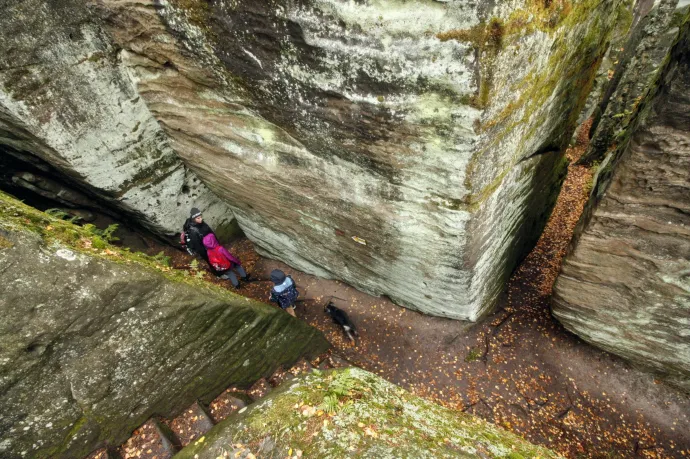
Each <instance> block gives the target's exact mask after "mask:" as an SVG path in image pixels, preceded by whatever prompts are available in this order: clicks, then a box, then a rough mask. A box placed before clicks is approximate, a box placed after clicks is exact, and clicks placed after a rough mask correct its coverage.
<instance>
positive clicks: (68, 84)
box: [0, 0, 232, 235]
mask: <svg viewBox="0 0 690 459" xmlns="http://www.w3.org/2000/svg"><path fill="white" fill-rule="evenodd" d="M0 5H1V7H2V11H3V17H2V19H1V20H0V21H1V25H2V26H1V27H0V43H1V45H0V154H3V155H5V154H19V155H22V154H24V155H25V154H26V153H30V154H31V155H33V156H38V157H39V158H40V159H42V160H44V161H46V162H48V163H50V164H51V165H53V166H54V167H55V168H56V169H58V170H59V171H60V172H62V173H63V174H64V175H65V176H66V177H67V178H68V179H70V181H72V182H74V183H75V184H76V185H77V186H81V187H82V188H84V189H86V190H88V191H90V192H92V193H93V194H95V195H96V196H97V197H98V198H100V199H101V200H102V201H104V202H106V203H108V204H112V205H113V206H114V207H115V208H117V209H119V210H120V211H123V212H125V213H126V214H128V215H129V216H130V217H132V218H135V219H137V220H139V222H140V223H142V224H144V225H145V226H147V227H149V229H151V230H153V231H154V232H157V233H162V234H168V235H170V234H174V233H175V232H179V228H180V227H181V225H182V222H183V221H184V218H185V217H187V216H188V212H189V209H190V207H192V206H193V205H197V206H199V207H204V208H206V209H208V210H207V214H208V215H207V217H213V219H214V221H216V222H217V226H218V227H219V230H220V231H221V232H222V231H223V227H224V226H226V225H229V224H230V221H231V220H232V211H230V210H229V209H228V208H227V206H225V205H224V204H223V203H222V202H221V201H220V200H218V198H216V197H215V196H213V195H212V194H211V193H210V192H209V191H208V189H207V188H206V187H205V186H204V185H203V184H202V183H201V182H200V181H199V180H198V179H197V178H196V177H195V176H194V174H193V173H191V172H190V171H189V170H188V169H187V168H186V167H185V166H184V164H183V163H182V162H181V161H180V159H179V158H178V157H177V155H176V154H175V152H174V151H173V150H172V149H171V148H170V145H169V141H168V139H167V137H166V135H165V133H164V132H163V131H162V130H161V128H160V126H159V125H158V123H157V121H156V119H155V118H154V117H153V116H152V115H151V112H150V111H149V109H148V108H147V106H146V103H145V101H144V100H143V99H142V98H141V96H140V95H139V94H138V93H137V90H136V87H135V86H134V85H133V83H132V80H131V78H130V76H129V74H128V73H127V71H126V69H125V67H123V66H122V64H121V61H120V57H119V51H118V49H117V47H116V46H115V45H114V44H113V42H112V40H111V39H110V37H109V36H108V35H107V34H106V33H105V32H104V31H103V29H102V28H101V27H100V26H99V25H98V24H97V23H96V22H94V19H93V15H92V14H91V13H90V11H89V10H88V9H87V8H86V6H85V4H84V2H82V1H76V0H59V1H55V2H43V1H38V0H20V1H4V0H3V1H1V2H0Z"/></svg>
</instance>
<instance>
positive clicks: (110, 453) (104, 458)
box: [85, 446, 122, 459]
mask: <svg viewBox="0 0 690 459" xmlns="http://www.w3.org/2000/svg"><path fill="white" fill-rule="evenodd" d="M85 459H122V455H121V454H120V452H119V450H118V448H116V447H114V446H108V447H105V448H100V449H97V450H96V451H94V452H93V453H91V454H89V455H88V456H86V458H85Z"/></svg>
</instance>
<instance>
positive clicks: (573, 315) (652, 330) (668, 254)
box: [553, 24, 690, 391]
mask: <svg viewBox="0 0 690 459" xmlns="http://www.w3.org/2000/svg"><path fill="white" fill-rule="evenodd" d="M689 30H690V27H688V25H687V24H686V26H685V35H684V38H683V40H681V41H680V43H678V45H677V46H676V47H675V48H674V51H673V53H671V55H670V56H669V57H667V60H668V61H670V64H669V66H668V67H667V68H665V69H663V70H662V72H661V76H660V83H659V90H658V94H659V95H658V96H657V98H655V99H654V100H653V101H651V102H650V103H649V104H648V107H647V109H646V110H645V111H644V112H645V114H643V115H639V116H642V117H643V121H642V122H641V124H640V125H639V126H638V127H637V128H636V129H635V130H634V131H633V133H631V138H632V141H631V142H630V145H629V146H628V148H627V149H626V151H625V153H624V154H623V155H622V157H621V158H620V159H619V160H618V163H617V166H616V167H615V168H607V169H604V170H602V171H600V174H599V183H597V184H596V185H595V193H593V195H592V202H590V203H589V208H588V211H587V213H586V214H585V218H584V219H583V220H582V221H581V222H580V224H579V228H578V234H577V238H576V242H575V245H574V249H573V250H572V252H571V253H570V254H569V255H568V256H567V258H566V260H565V262H564V264H563V268H562V273H561V275H560V276H559V277H558V279H557V281H556V284H555V287H554V300H553V313H554V315H555V316H556V317H557V318H558V320H560V321H561V322H562V323H563V324H564V325H565V327H566V328H568V329H569V330H570V331H572V332H573V333H576V334H577V335H579V336H580V337H582V338H583V339H585V340H586V341H588V342H590V343H592V344H594V345H596V346H598V347H601V348H603V349H606V350H608V351H610V352H612V353H614V354H618V355H620V356H622V357H624V358H626V359H628V360H630V361H631V362H633V363H634V364H636V365H639V366H642V367H645V368H648V369H651V370H653V371H655V372H657V373H659V374H661V375H662V376H663V377H665V378H666V379H667V381H669V382H670V383H672V384H674V385H676V386H678V387H681V388H683V389H685V390H687V391H690V194H689V193H688V190H690V37H689V33H690V32H689Z"/></svg>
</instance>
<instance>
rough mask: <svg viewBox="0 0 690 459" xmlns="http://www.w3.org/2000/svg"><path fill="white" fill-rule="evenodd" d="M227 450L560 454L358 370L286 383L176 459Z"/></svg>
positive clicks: (245, 453)
mask: <svg viewBox="0 0 690 459" xmlns="http://www.w3.org/2000/svg"><path fill="white" fill-rule="evenodd" d="M290 452H291V453H290ZM227 453H230V454H229V457H333V458H336V457H406V458H423V457H434V458H457V457H483V458H494V457H504V458H512V459H519V458H525V457H541V458H556V457H559V456H558V455H557V454H555V453H553V452H552V451H549V450H547V449H545V448H542V447H537V446H535V445H532V444H530V443H529V442H527V441H525V440H523V439H521V438H520V437H518V436H516V435H514V434H512V433H509V432H507V431H505V430H503V429H500V428H498V427H496V426H494V425H492V424H490V423H488V422H486V421H483V420H481V419H479V418H475V417H473V416H470V415H468V414H465V413H460V412H458V411H454V410H451V409H448V408H443V407H441V406H439V405H436V404H434V403H431V402H429V401H426V400H424V399H422V398H420V397H416V396H414V395H412V394H410V393H409V392H407V391H406V390H404V389H401V388H400V387H398V386H395V385H393V384H391V383H389V382H387V381H386V380H384V379H383V378H380V377H378V376H376V375H374V374H372V373H369V372H367V371H364V370H362V369H359V368H356V367H352V368H348V369H344V370H330V371H327V372H324V373H321V372H320V371H318V370H317V371H315V372H313V373H310V374H309V375H307V376H302V377H300V378H299V379H297V380H293V381H290V382H288V383H285V384H283V385H282V386H281V387H280V388H279V389H277V390H276V391H275V392H273V393H272V394H271V395H269V396H268V397H266V398H265V399H262V400H261V401H259V402H257V403H255V404H253V405H250V406H249V407H248V408H247V409H246V410H245V411H243V412H241V413H240V412H237V413H234V414H232V415H230V416H229V417H228V418H227V419H225V420H224V421H222V422H221V423H219V424H218V425H216V426H215V427H214V428H213V429H211V430H210V431H209V432H208V433H206V434H205V435H204V437H203V439H202V438H200V439H198V440H196V441H195V442H192V443H191V444H190V445H189V446H187V447H186V448H184V449H183V450H182V451H181V452H180V453H178V455H177V456H175V457H176V458H180V459H215V458H218V457H226V456H225V454H227ZM250 454H252V455H254V456H250Z"/></svg>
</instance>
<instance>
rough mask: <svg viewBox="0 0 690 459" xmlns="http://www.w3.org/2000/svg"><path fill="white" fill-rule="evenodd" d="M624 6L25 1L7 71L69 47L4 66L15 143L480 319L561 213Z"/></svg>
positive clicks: (129, 193)
mask: <svg viewBox="0 0 690 459" xmlns="http://www.w3.org/2000/svg"><path fill="white" fill-rule="evenodd" d="M624 7H625V5H624V2H623V1H610V2H593V1H582V2H570V1H563V2H536V1H531V0H529V1H528V0H525V1H519V2H513V3H507V2H498V3H496V4H490V5H489V4H483V3H482V4H477V2H471V1H458V2H429V1H413V2H391V3H380V2H375V1H370V2H364V3H361V4H359V3H357V4H356V3H352V2H346V1H326V0H313V1H308V2H299V3H293V2H285V1H267V2H258V3H257V2H249V1H237V2H223V1H212V2H204V1H197V0H191V1H190V0H184V1H183V0H171V1H167V2H154V1H153V0H137V1H133V2H121V1H115V0H90V1H83V0H81V1H80V0H62V1H60V2H54V3H51V4H50V5H49V6H46V5H43V4H40V2H36V1H35V0H24V1H22V2H19V3H17V4H16V5H14V6H13V9H12V14H11V15H10V16H11V17H12V19H13V20H12V21H11V25H12V27H10V28H8V29H7V30H8V32H7V37H8V40H9V43H13V44H15V46H14V48H12V55H10V56H8V58H7V62H8V64H7V66H8V67H9V65H10V64H9V62H14V61H19V64H20V65H21V64H22V62H25V61H28V60H29V58H28V57H27V56H33V54H31V50H33V49H36V48H37V43H44V42H45V43H50V45H51V46H52V47H51V48H49V49H51V50H53V51H52V53H53V55H54V56H56V58H55V59H53V60H52V61H47V60H46V59H45V58H43V60H39V61H38V62H39V64H41V65H38V66H34V67H31V68H32V70H31V71H30V72H29V74H27V75H22V74H17V75H15V74H14V73H12V72H14V71H15V70H14V69H13V68H12V69H10V68H8V69H7V70H8V73H7V75H8V77H7V78H6V79H5V80H2V81H3V82H2V87H3V91H2V94H3V99H2V100H3V104H4V105H3V106H4V107H6V108H5V109H4V110H3V113H6V115H4V119H5V124H6V125H7V126H8V128H7V129H8V131H11V132H12V137H9V136H8V138H10V139H11V140H12V139H19V140H12V141H11V142H10V141H7V142H6V143H7V144H9V145H11V146H13V148H15V149H20V150H23V151H31V152H33V153H34V154H36V155H39V156H41V157H42V158H44V159H46V160H49V161H51V162H54V163H56V164H59V165H61V166H62V168H63V170H65V171H67V172H70V173H71V175H72V176H80V177H81V179H82V181H83V182H88V183H85V186H90V187H95V188H96V189H97V191H98V190H101V191H100V192H101V194H103V193H102V192H103V191H104V190H105V191H107V193H106V194H108V193H111V194H112V193H115V194H116V195H117V196H120V197H126V198H127V199H126V200H122V199H120V201H121V202H123V203H129V204H128V206H129V207H127V208H128V209H130V210H136V212H140V213H141V214H142V216H143V218H144V219H145V220H146V221H149V222H151V223H152V224H153V223H155V225H159V227H161V226H162V227H163V228H165V230H166V231H170V230H171V228H177V227H179V224H180V221H181V218H180V214H181V213H182V212H183V211H182V210H180V209H182V208H186V207H188V206H189V204H190V203H191V202H192V201H195V202H196V204H198V205H197V207H200V208H203V209H204V210H206V208H209V211H207V214H208V215H207V216H208V217H211V218H213V219H214V220H216V221H218V222H222V221H223V219H229V218H230V215H231V213H232V214H234V216H235V217H236V218H237V221H238V222H239V224H240V226H241V227H242V230H243V231H244V232H245V233H246V234H247V236H248V237H249V238H250V239H251V240H252V241H254V242H255V243H256V245H257V247H258V249H259V250H260V251H261V252H262V253H263V254H267V255H269V256H271V257H273V258H277V259H280V260H282V261H285V262H287V263H288V264H290V265H291V266H293V267H296V268H298V269H300V270H302V271H306V272H310V273H313V274H316V275H319V276H321V277H327V278H337V279H341V280H344V281H346V282H348V283H350V284H352V285H355V286H357V288H359V289H361V290H363V291H366V292H369V293H373V294H377V295H380V294H385V295H387V296H389V297H390V298H392V299H393V300H394V301H396V302H397V303H399V304H402V305H405V306H407V307H409V308H413V309H418V310H420V311H423V312H426V313H429V314H434V315H439V316H445V317H451V318H456V319H469V320H476V319H477V318H478V317H480V316H481V315H482V314H484V313H486V312H487V311H489V310H490V309H491V308H492V307H493V306H494V304H495V302H496V299H497V297H498V295H499V293H500V291H501V290H502V289H503V285H504V282H505V280H506V279H507V277H508V276H509V274H510V272H511V271H512V270H513V268H514V267H515V266H516V264H517V263H518V262H519V260H520V259H521V258H522V257H523V256H524V255H525V254H526V253H527V251H528V250H529V249H530V248H531V247H532V246H533V244H534V243H535V242H536V239H537V235H538V234H539V233H540V231H541V229H542V228H543V225H544V223H545V221H546V219H547V218H548V215H549V213H550V210H551V207H552V205H553V203H554V201H555V198H556V196H557V191H558V188H559V186H560V183H561V180H562V178H563V174H564V171H565V162H564V158H563V147H564V146H565V144H566V143H567V140H568V139H569V138H570V135H571V133H572V130H573V129H574V123H575V121H576V119H577V115H578V114H579V112H580V108H581V107H582V105H583V104H584V102H585V99H586V96H587V93H588V90H589V87H590V86H591V84H592V79H593V77H594V74H595V71H596V68H597V65H598V63H599V62H600V60H601V58H602V56H603V54H604V52H605V48H606V46H605V45H606V42H607V40H608V37H609V35H610V33H611V30H612V29H613V26H614V24H615V23H616V21H617V20H618V19H619V15H620V13H621V9H623V8H624ZM34 10H36V11H37V14H38V15H37V16H36V18H37V19H35V20H34V22H31V19H29V16H32V15H28V14H25V13H26V12H27V11H32V12H33V11H34ZM72 10H78V11H79V14H77V15H71V14H69V12H70V11H72ZM32 17H33V16H32ZM39 22H40V24H41V25H40V26H39V25H36V26H35V27H37V28H39V29H40V30H39V33H38V34H37V38H35V37H30V36H27V35H26V34H23V35H22V33H20V32H21V31H22V30H29V29H31V28H32V27H34V24H38V23H39ZM53 28H54V29H57V32H59V33H58V35H57V37H58V38H57V39H53V40H52V41H49V40H48V38H47V37H48V36H52V35H50V33H51V29H53ZM70 33H71V34H72V38H69V34H70ZM70 53H71V54H70ZM15 56H16V59H15ZM64 56H69V57H70V59H67V58H66V57H64ZM72 56H73V57H74V59H72ZM38 57H42V56H38ZM73 61H74V62H77V63H78V65H71V64H73V63H74V62H73ZM43 64H45V65H43ZM12 65H14V64H12ZM44 67H45V69H44ZM15 73H16V72H15ZM48 73H50V74H51V75H58V76H61V78H62V80H64V81H62V80H60V82H59V87H56V88H55V90H54V91H53V92H51V93H50V95H49V96H48V95H46V94H47V93H46V92H45V89H43V92H41V91H40V90H41V89H42V88H44V86H43V85H39V86H40V87H39V91H38V92H35V91H32V90H31V88H27V87H24V86H30V84H29V83H32V82H34V83H35V82H37V81H39V82H40V81H44V80H46V79H47V74H48ZM10 74H12V78H10ZM50 81H53V80H50ZM13 82H15V83H19V86H17V84H14V83H13ZM72 82H74V83H72ZM77 82H81V83H80V84H78V83H77ZM13 84H14V86H13ZM22 85H24V86H22ZM46 85H47V86H46V87H45V88H46V89H52V88H53V86H51V85H50V82H48V83H46ZM54 85H57V83H54ZM42 94H43V96H42V97H38V96H39V95H42ZM106 96H107V97H106ZM88 100H94V101H98V104H96V103H95V102H94V103H91V104H88V103H77V102H76V101H88ZM96 106H98V107H99V108H98V109H96V108H94V107H96ZM54 112H59V115H56V116H55V117H49V116H48V114H50V113H54ZM73 112H74V113H76V115H75V116H74V117H72V118H69V119H68V120H67V121H69V122H70V123H72V124H70V125H69V126H72V125H75V126H78V127H80V129H82V130H81V131H79V133H81V132H82V131H83V132H85V133H87V134H88V135H86V134H85V135H83V136H82V135H77V134H79V133H77V132H75V130H74V129H73V130H70V128H69V126H68V123H67V121H65V122H63V121H61V117H66V116H68V115H70V114H72V113H73ZM41 114H43V115H45V117H41V116H40V115H41ZM46 120H47V121H46ZM82 120H86V121H82ZM56 123H57V124H56ZM105 126H107V128H108V129H106V128H105ZM61 130H62V131H65V132H64V133H63V132H62V131H61ZM73 138H74V139H77V140H79V142H77V140H74V141H72V140H70V139H73ZM65 139H67V140H65ZM96 139H97V140H98V141H100V140H102V141H103V142H102V143H99V142H96ZM92 140H93V141H92ZM67 141H69V142H71V143H69V146H70V147H71V148H62V149H61V148H58V147H60V146H61V145H62V144H63V143H65V142H67ZM61 142H62V143H61ZM86 149H88V150H89V151H84V150H86ZM103 158H105V160H104V159H103ZM180 161H181V162H180ZM182 163H183V164H184V166H185V167H182ZM124 169H126V170H124ZM191 171H193V173H194V174H191ZM104 174H107V176H106V177H102V176H103V175H104ZM99 177H102V178H103V180H101V179H100V178H99ZM194 177H198V178H199V179H200V180H201V181H202V182H203V183H204V185H205V186H207V187H208V189H210V190H211V192H212V193H213V194H210V193H209V192H208V191H206V188H204V187H202V186H201V185H199V187H196V182H194ZM96 178H99V179H98V180H96ZM106 179H107V180H106ZM139 179H141V180H139ZM192 183H194V184H195V186H192ZM185 190H187V191H189V190H191V193H188V192H187V191H185ZM135 196H136V199H135ZM214 196H217V197H218V198H215V197H214ZM180 197H182V198H184V199H182V198H180ZM118 199H119V198H118ZM158 201H160V203H159V202H158ZM221 201H222V202H224V203H227V204H228V205H229V206H230V208H231V209H232V212H230V211H228V210H227V208H224V207H223V205H222V203H221ZM178 206H179V207H178ZM221 216H222V217H223V218H220V217H221ZM137 218H139V217H137ZM155 225H154V226H155ZM218 225H220V223H218ZM159 229H160V228H159Z"/></svg>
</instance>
